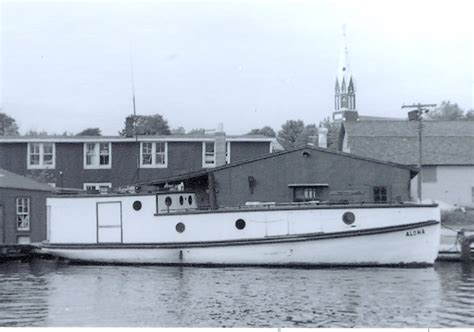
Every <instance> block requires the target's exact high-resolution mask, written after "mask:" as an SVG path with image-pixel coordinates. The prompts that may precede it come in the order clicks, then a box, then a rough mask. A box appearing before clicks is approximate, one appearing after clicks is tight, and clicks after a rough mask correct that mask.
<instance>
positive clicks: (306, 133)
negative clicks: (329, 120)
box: [295, 124, 318, 146]
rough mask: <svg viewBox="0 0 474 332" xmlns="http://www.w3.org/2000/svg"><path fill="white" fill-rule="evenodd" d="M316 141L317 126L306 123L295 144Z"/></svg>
mask: <svg viewBox="0 0 474 332" xmlns="http://www.w3.org/2000/svg"><path fill="white" fill-rule="evenodd" d="M317 142H318V127H316V125H315V124H309V125H306V126H305V127H304V129H303V131H302V132H301V134H300V135H299V136H298V137H297V138H296V142H295V146H300V145H305V144H308V143H312V144H314V143H316V145H317Z"/></svg>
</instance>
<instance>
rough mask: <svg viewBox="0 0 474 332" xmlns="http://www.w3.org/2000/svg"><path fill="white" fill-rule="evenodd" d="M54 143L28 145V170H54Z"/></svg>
mask: <svg viewBox="0 0 474 332" xmlns="http://www.w3.org/2000/svg"><path fill="white" fill-rule="evenodd" d="M55 152H56V148H55V144H54V143H28V169H34V168H49V169H52V168H55V166H56V165H55V164H56V158H55V154H56V153H55Z"/></svg>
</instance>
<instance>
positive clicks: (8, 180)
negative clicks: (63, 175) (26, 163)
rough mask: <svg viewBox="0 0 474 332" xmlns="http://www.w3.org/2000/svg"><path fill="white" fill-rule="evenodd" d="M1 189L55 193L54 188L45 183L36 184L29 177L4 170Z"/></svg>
mask: <svg viewBox="0 0 474 332" xmlns="http://www.w3.org/2000/svg"><path fill="white" fill-rule="evenodd" d="M0 188H8V189H24V190H36V191H55V189H54V188H53V187H50V186H48V185H46V184H44V183H39V182H36V181H34V180H32V179H29V178H27V177H24V176H21V175H18V174H15V173H12V172H9V171H6V170H4V169H3V168H0Z"/></svg>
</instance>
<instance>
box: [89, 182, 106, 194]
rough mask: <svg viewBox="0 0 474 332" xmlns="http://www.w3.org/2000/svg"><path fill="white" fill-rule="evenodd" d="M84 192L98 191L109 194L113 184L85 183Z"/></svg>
mask: <svg viewBox="0 0 474 332" xmlns="http://www.w3.org/2000/svg"><path fill="white" fill-rule="evenodd" d="M83 188H84V190H87V191H98V192H100V193H107V192H109V189H111V188H112V183H110V182H100V183H84V187H83Z"/></svg>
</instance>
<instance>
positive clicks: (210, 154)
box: [202, 142, 216, 167]
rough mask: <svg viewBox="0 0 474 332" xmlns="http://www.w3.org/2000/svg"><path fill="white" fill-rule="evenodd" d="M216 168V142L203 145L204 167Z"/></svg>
mask: <svg viewBox="0 0 474 332" xmlns="http://www.w3.org/2000/svg"><path fill="white" fill-rule="evenodd" d="M214 166H216V147H215V143H214V142H203V143H202V167H214Z"/></svg>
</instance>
